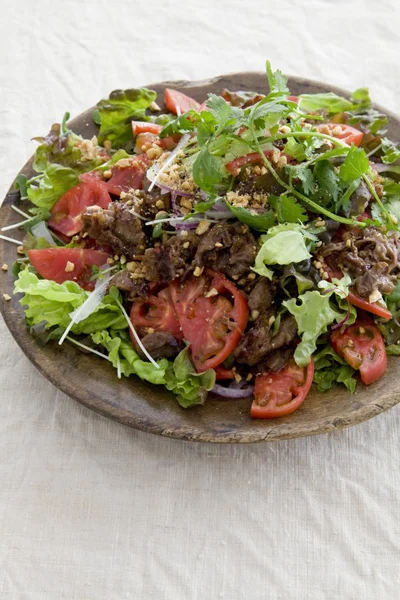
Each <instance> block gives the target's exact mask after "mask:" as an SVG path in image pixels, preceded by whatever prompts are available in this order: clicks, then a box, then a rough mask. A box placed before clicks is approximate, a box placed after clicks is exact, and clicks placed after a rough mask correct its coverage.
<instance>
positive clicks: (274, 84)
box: [265, 60, 289, 94]
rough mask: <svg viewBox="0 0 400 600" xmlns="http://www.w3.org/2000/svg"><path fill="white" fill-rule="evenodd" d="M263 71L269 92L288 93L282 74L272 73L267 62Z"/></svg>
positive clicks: (278, 72) (285, 79) (285, 80)
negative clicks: (265, 74)
mask: <svg viewBox="0 0 400 600" xmlns="http://www.w3.org/2000/svg"><path fill="white" fill-rule="evenodd" d="M265 69H266V72H267V80H268V85H269V89H270V91H271V92H282V93H284V94H287V93H289V89H288V86H287V82H288V80H287V77H285V76H284V75H283V73H282V72H281V71H279V70H277V71H275V72H273V71H272V67H271V63H270V62H269V60H267V62H266V64H265Z"/></svg>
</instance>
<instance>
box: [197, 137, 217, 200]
mask: <svg viewBox="0 0 400 600" xmlns="http://www.w3.org/2000/svg"><path fill="white" fill-rule="evenodd" d="M220 167H221V163H220V161H219V160H218V159H217V158H215V156H213V155H212V154H210V152H209V151H208V150H207V148H206V147H203V148H202V149H201V151H200V153H199V154H198V156H197V158H196V160H195V161H194V163H193V179H194V182H195V183H196V185H198V186H199V188H201V189H202V190H204V191H205V192H209V193H215V187H216V186H217V185H218V184H219V183H221V181H222V174H221V169H220Z"/></svg>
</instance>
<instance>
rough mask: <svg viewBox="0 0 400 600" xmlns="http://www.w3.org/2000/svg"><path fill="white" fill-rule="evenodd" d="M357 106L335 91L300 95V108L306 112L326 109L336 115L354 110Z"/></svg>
mask: <svg viewBox="0 0 400 600" xmlns="http://www.w3.org/2000/svg"><path fill="white" fill-rule="evenodd" d="M355 106H356V105H354V104H353V103H352V102H350V101H349V100H346V98H342V96H338V95H337V94H334V93H333V92H327V93H322V94H301V95H300V96H299V108H300V109H301V110H303V111H304V112H313V111H316V110H326V111H328V113H329V114H330V115H335V114H337V113H340V112H344V111H346V110H352V109H353V108H355Z"/></svg>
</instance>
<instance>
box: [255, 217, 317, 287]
mask: <svg viewBox="0 0 400 600" xmlns="http://www.w3.org/2000/svg"><path fill="white" fill-rule="evenodd" d="M261 241H262V242H263V245H262V246H261V248H260V250H259V251H258V254H257V256H256V260H255V263H254V267H252V270H253V271H255V272H256V273H258V274H259V275H262V276H264V277H268V279H272V275H273V272H272V271H271V269H268V268H267V267H266V265H289V264H290V263H298V262H302V261H303V260H307V259H308V258H311V254H310V253H309V251H308V249H307V246H306V242H305V236H304V235H303V230H302V228H301V226H300V225H298V224H296V223H286V224H282V225H277V226H276V227H271V229H270V230H269V231H268V233H267V235H263V236H261Z"/></svg>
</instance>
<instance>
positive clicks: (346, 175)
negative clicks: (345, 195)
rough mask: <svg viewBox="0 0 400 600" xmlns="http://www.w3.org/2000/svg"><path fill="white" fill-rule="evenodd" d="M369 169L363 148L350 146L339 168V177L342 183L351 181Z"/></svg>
mask: <svg viewBox="0 0 400 600" xmlns="http://www.w3.org/2000/svg"><path fill="white" fill-rule="evenodd" d="M368 170H369V160H368V156H367V155H366V154H365V150H363V149H362V148H357V147H356V146H352V147H351V148H350V150H349V153H348V154H347V156H346V158H345V159H344V162H343V164H342V165H341V167H340V170H339V177H340V179H341V180H342V181H343V183H351V182H352V181H354V180H355V179H359V178H360V177H362V176H363V175H364V174H365V173H367V171H368Z"/></svg>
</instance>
